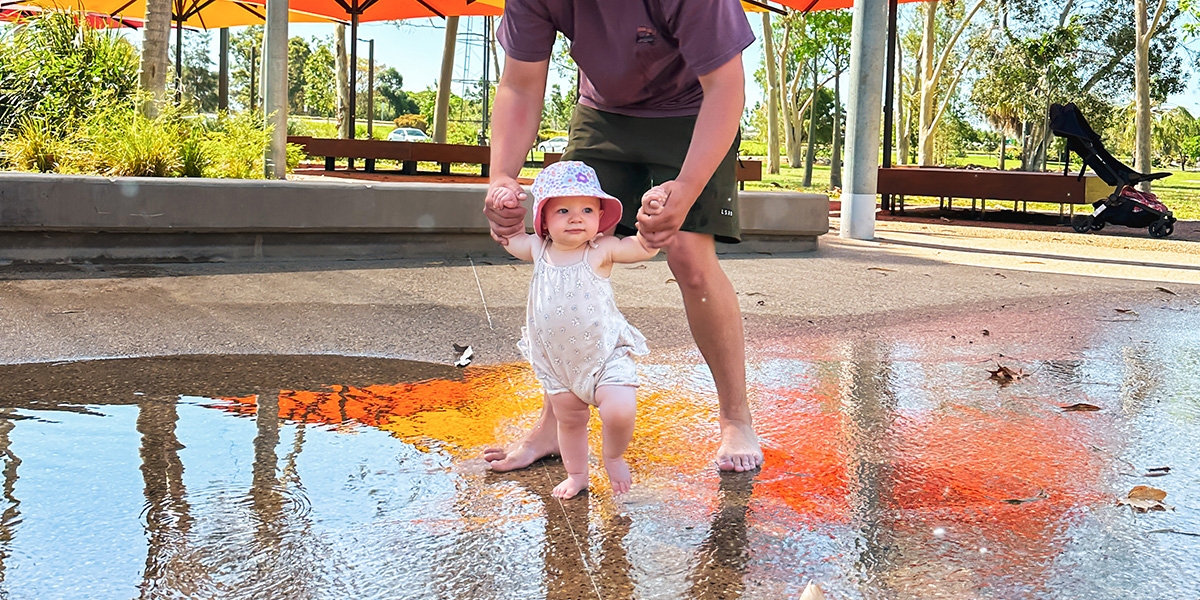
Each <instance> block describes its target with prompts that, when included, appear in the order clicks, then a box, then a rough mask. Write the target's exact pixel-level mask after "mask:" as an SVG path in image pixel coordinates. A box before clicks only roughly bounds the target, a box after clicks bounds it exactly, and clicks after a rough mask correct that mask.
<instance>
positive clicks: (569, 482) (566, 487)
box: [550, 473, 588, 500]
mask: <svg viewBox="0 0 1200 600" xmlns="http://www.w3.org/2000/svg"><path fill="white" fill-rule="evenodd" d="M587 486H588V476H587V474H586V473H584V474H582V475H567V478H566V479H564V480H563V481H562V483H560V484H558V485H556V486H554V491H553V492H550V495H551V496H554V497H555V498H560V499H563V500H566V499H567V498H573V497H574V496H575V494H578V493H579V492H582V491H583V490H586V489H587Z"/></svg>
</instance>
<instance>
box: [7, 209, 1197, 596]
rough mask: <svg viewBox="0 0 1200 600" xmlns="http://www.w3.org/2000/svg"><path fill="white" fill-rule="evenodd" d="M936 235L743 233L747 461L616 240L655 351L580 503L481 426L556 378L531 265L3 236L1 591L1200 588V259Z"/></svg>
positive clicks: (531, 400)
mask: <svg viewBox="0 0 1200 600" xmlns="http://www.w3.org/2000/svg"><path fill="white" fill-rule="evenodd" d="M888 236H890V237H888ZM922 236H923V234H922V233H921V232H919V231H897V232H884V235H881V240H882V241H881V242H873V243H847V242H841V241H838V240H836V239H830V240H824V241H823V243H824V247H823V250H822V252H821V253H819V254H817V255H809V256H765V255H762V256H754V257H745V256H742V257H729V259H727V260H726V262H725V265H726V269H727V270H728V271H729V272H730V275H731V277H732V278H733V279H734V281H735V285H737V287H738V289H739V292H740V294H741V298H742V301H743V309H744V311H745V313H746V317H747V320H746V323H747V337H748V339H749V344H748V358H749V367H750V368H749V383H750V389H751V396H752V398H753V400H752V402H753V410H754V412H755V418H756V420H757V423H758V427H759V430H760V432H761V434H762V436H763V440H764V450H765V453H766V456H767V461H768V462H767V465H766V467H765V468H764V469H763V470H762V471H761V472H759V473H756V474H751V475H732V476H721V475H719V474H718V473H716V472H715V470H714V469H713V468H712V465H711V458H712V455H713V452H714V451H715V447H716V428H715V423H714V415H715V410H716V399H715V397H714V395H713V392H712V386H711V380H710V379H709V378H708V374H707V369H706V368H705V367H704V366H703V364H702V361H701V360H700V358H699V356H698V355H697V353H696V352H695V350H694V349H693V348H691V347H690V345H689V343H688V342H689V340H688V338H687V335H686V328H685V327H683V326H682V324H683V319H682V315H681V314H680V310H679V307H678V299H677V292H675V290H674V288H673V286H672V284H671V283H670V282H667V281H666V279H668V278H669V273H667V272H666V270H665V264H664V263H662V261H653V262H651V263H649V264H648V265H647V266H646V268H645V269H630V270H626V271H623V272H617V273H616V274H615V276H614V284H615V285H616V287H617V293H618V299H619V301H620V302H621V304H622V306H623V307H626V313H627V314H628V315H629V317H630V320H631V321H633V322H634V323H635V324H637V325H638V326H639V327H641V328H642V329H643V331H645V332H646V333H647V335H648V337H649V338H650V339H651V341H652V348H653V352H652V354H651V355H650V356H649V357H646V360H643V361H641V363H640V367H641V372H642V375H643V377H644V385H643V387H642V388H641V389H640V390H639V424H638V430H637V434H636V436H635V442H634V445H633V447H632V448H631V450H630V455H629V458H630V461H631V464H632V466H633V469H634V471H635V478H636V485H635V488H634V490H633V491H632V492H630V493H629V494H628V495H626V496H623V497H621V498H614V497H612V495H611V494H610V493H609V492H608V490H607V489H606V488H605V485H604V483H603V481H602V480H601V479H594V481H593V483H594V489H593V490H592V492H591V493H589V494H588V495H587V496H586V497H584V498H581V499H578V500H575V501H567V502H562V503H560V502H558V501H556V500H554V499H553V498H551V497H550V496H549V490H550V489H551V488H552V487H553V485H554V484H555V483H556V482H557V481H558V480H559V479H560V478H561V477H562V476H563V472H562V467H561V463H559V462H558V461H557V460H547V461H543V462H541V463H538V464H536V465H535V466H534V467H532V468H530V469H527V470H524V471H521V472H517V473H511V474H496V473H489V472H487V471H485V470H484V469H483V465H482V463H481V462H480V461H479V460H478V458H477V455H478V451H479V449H480V448H482V447H484V446H487V445H490V444H492V443H494V442H495V441H496V440H499V441H501V442H505V441H511V440H513V439H515V438H516V437H517V436H518V435H519V433H520V432H521V431H522V430H523V429H524V428H525V427H527V426H528V424H529V423H530V421H531V420H532V418H533V416H534V412H535V411H536V408H537V406H538V402H539V398H538V390H537V387H536V383H535V382H534V380H533V378H532V376H531V374H530V373H529V371H528V370H527V369H526V368H525V367H524V366H523V365H521V364H520V363H519V362H516V353H515V350H513V349H512V348H510V346H511V344H512V343H513V342H514V341H515V338H516V336H517V331H516V329H517V328H518V324H519V321H520V318H521V314H522V313H523V303H524V284H522V283H521V281H522V280H523V279H524V278H527V277H528V272H527V270H526V268H525V266H524V265H520V264H516V263H509V262H507V261H503V260H498V259H496V258H495V257H472V258H470V259H463V260H447V261H445V262H443V263H442V264H436V265H428V264H423V263H412V264H398V263H389V264H363V263H342V264H275V265H262V264H258V265H169V266H140V267H123V266H107V267H95V266H88V267H78V266H69V267H63V268H61V269H56V270H55V269H37V270H28V269H20V268H16V267H12V266H9V267H2V268H0V339H3V340H4V344H3V346H2V347H0V363H4V364H0V385H2V386H3V387H2V388H0V389H2V390H3V391H0V413H2V414H0V455H3V457H4V458H3V461H4V464H3V467H4V471H3V474H4V487H3V497H2V498H0V597H9V598H14V599H15V598H39V599H41V598H79V597H89V598H128V597H134V596H139V597H147V598H157V597H173V598H210V597H221V598H243V597H244V598H265V597H270V598H349V597H353V598H395V597H400V598H537V597H552V598H597V597H599V598H781V597H782V598H788V597H797V596H798V595H799V593H800V591H801V590H802V589H803V586H804V585H805V583H806V582H807V581H809V580H813V581H816V582H817V583H818V584H819V585H820V586H821V587H822V588H823V589H824V590H825V592H826V594H827V596H828V597H830V598H1126V597H1129V596H1131V595H1134V594H1136V595H1138V596H1142V597H1148V598H1181V599H1182V598H1195V597H1197V596H1198V595H1200V583H1198V582H1200V560H1197V559H1196V558H1194V557H1195V556H1196V555H1197V550H1200V537H1197V536H1196V535H1194V534H1197V533H1200V516H1198V515H1200V470H1197V467H1196V465H1195V459H1194V457H1195V456H1196V455H1197V453H1198V451H1200V369H1198V368H1200V337H1198V336H1197V335H1196V332H1197V331H1198V330H1200V326H1198V325H1197V324H1198V323H1200V287H1197V286H1196V285H1194V284H1191V283H1189V281H1194V280H1195V278H1196V277H1197V271H1200V269H1197V268H1196V267H1195V266H1194V264H1193V263H1192V262H1189V261H1190V260H1192V259H1189V258H1188V254H1187V253H1186V252H1166V253H1159V254H1137V253H1136V252H1140V251H1131V250H1129V249H1122V248H1101V249H1100V251H1096V250H1093V249H1089V250H1088V252H1086V253H1077V255H1076V256H1074V257H1072V256H1071V255H1072V246H1071V245H1069V244H1063V243H1056V242H1055V241H1054V240H1051V239H1035V240H1022V241H1021V242H1020V244H1010V245H1009V246H1008V247H1000V244H999V243H998V242H995V241H988V240H979V239H975V238H973V237H971V236H969V235H967V234H966V233H965V232H956V231H953V230H946V231H938V232H931V233H928V234H925V235H924V236H923V237H922ZM488 262H491V263H494V264H486V263H488ZM1084 273H1091V274H1084ZM1100 275H1106V276H1100ZM476 277H478V282H476V279H475V278H476ZM514 288H515V289H514ZM489 322H490V324H489ZM681 330H682V331H681ZM452 342H453V343H460V344H464V343H471V344H473V345H474V346H475V348H476V350H477V351H478V352H479V355H480V359H479V360H478V361H477V363H476V364H475V365H472V366H471V367H468V368H466V369H455V368H453V367H451V366H449V363H450V362H451V361H452V360H453V358H454V357H453V350H452V348H451V347H450V345H451V343H452ZM315 353H320V354H325V356H312V354H315ZM173 355H188V356H173ZM337 355H360V356H358V357H355V356H337ZM361 355H371V356H361ZM114 357H129V358H116V359H113V358H114ZM138 357H141V358H138ZM402 359H413V360H416V361H419V362H410V361H406V360H402ZM999 366H1006V367H1008V368H1010V369H1012V370H1013V371H1014V372H1016V373H1018V374H1019V375H1021V376H1020V377H1019V378H1018V379H1017V380H1015V381H1012V382H1009V383H1007V384H1006V385H1001V383H999V382H997V381H994V380H992V379H990V378H989V371H992V370H995V369H997V368H998V367H999ZM1077 403H1085V404H1090V405H1093V406H1095V407H1097V408H1098V409H1099V410H1096V411H1064V410H1062V407H1063V406H1069V405H1072V404H1077ZM596 433H597V432H593V435H595V434H596ZM593 441H594V442H596V441H598V440H593ZM1161 467H1170V471H1169V472H1167V474H1166V475H1162V476H1157V474H1158V473H1162V472H1163V471H1161V470H1159V471H1155V470H1152V469H1158V468H1161ZM1147 475H1156V476H1153V477H1147ZM1135 485H1150V486H1153V487H1155V488H1158V489H1161V490H1164V491H1166V492H1167V496H1166V498H1165V502H1166V503H1167V504H1170V505H1172V506H1174V510H1170V511H1164V512H1148V513H1135V512H1133V511H1132V510H1131V509H1130V508H1129V507H1128V506H1118V505H1117V500H1118V499H1119V498H1121V497H1123V496H1124V495H1125V494H1127V493H1128V492H1129V490H1130V489H1131V488H1132V487H1133V486H1135Z"/></svg>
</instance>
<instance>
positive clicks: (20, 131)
mask: <svg viewBox="0 0 1200 600" xmlns="http://www.w3.org/2000/svg"><path fill="white" fill-rule="evenodd" d="M14 129H15V134H14V135H13V136H11V139H9V140H7V141H6V143H5V146H6V147H7V154H8V161H9V163H10V164H11V166H12V167H13V168H15V169H17V170H21V171H38V172H41V173H47V172H50V171H53V170H55V168H56V167H57V166H58V163H59V151H60V148H61V146H62V144H60V143H59V141H58V138H57V136H55V135H54V132H52V131H51V130H50V128H49V127H48V126H47V124H46V121H45V120H43V119H37V118H32V117H24V118H22V119H21V120H20V121H19V123H18V124H17V126H16V127H15V128H14Z"/></svg>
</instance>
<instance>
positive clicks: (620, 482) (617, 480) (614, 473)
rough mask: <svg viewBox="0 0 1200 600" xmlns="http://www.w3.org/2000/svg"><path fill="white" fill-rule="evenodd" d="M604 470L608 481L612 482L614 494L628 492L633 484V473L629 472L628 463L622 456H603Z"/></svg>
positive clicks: (618, 494)
mask: <svg viewBox="0 0 1200 600" xmlns="http://www.w3.org/2000/svg"><path fill="white" fill-rule="evenodd" d="M604 470H605V471H606V472H607V473H608V482H609V483H610V484H612V489H613V495H614V496H620V495H621V494H624V493H625V492H628V491H629V488H630V487H631V486H633V475H630V474H629V463H627V462H625V458H624V457H621V456H618V457H616V458H605V459H604Z"/></svg>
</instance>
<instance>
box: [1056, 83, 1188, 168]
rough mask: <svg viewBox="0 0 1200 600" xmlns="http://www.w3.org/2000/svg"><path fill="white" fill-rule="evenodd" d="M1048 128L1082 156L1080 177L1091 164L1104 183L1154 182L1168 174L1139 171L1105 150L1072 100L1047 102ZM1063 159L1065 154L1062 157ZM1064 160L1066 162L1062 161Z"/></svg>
mask: <svg viewBox="0 0 1200 600" xmlns="http://www.w3.org/2000/svg"><path fill="white" fill-rule="evenodd" d="M1050 130H1051V131H1053V132H1054V135H1057V136H1058V137H1061V138H1065V139H1066V140H1067V149H1068V150H1070V151H1072V152H1074V153H1076V154H1078V155H1079V157H1080V158H1082V159H1083V164H1084V167H1083V168H1082V169H1080V170H1079V177H1080V178H1083V173H1084V171H1086V170H1087V167H1091V168H1092V170H1093V171H1095V172H1096V175H1099V176H1100V179H1103V180H1104V183H1107V184H1108V185H1112V186H1121V187H1123V186H1126V185H1134V184H1136V183H1140V182H1142V181H1153V180H1155V179H1162V178H1163V177H1167V176H1168V175H1170V173H1139V172H1137V171H1134V170H1133V169H1131V168H1130V167H1129V166H1128V165H1126V164H1125V163H1123V162H1121V161H1119V160H1117V159H1116V157H1114V156H1113V155H1112V154H1110V153H1109V152H1108V150H1105V149H1104V142H1103V141H1101V140H1100V136H1099V135H1097V134H1096V132H1095V131H1093V130H1092V127H1091V126H1090V125H1088V122H1087V119H1085V118H1083V113H1081V112H1079V108H1078V107H1076V106H1075V103H1074V102H1068V103H1066V104H1052V105H1050ZM1064 158H1065V157H1064ZM1064 162H1066V161H1065V160H1064Z"/></svg>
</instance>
